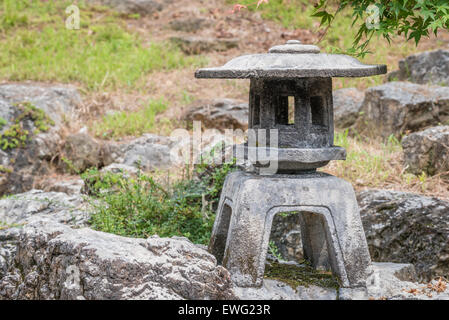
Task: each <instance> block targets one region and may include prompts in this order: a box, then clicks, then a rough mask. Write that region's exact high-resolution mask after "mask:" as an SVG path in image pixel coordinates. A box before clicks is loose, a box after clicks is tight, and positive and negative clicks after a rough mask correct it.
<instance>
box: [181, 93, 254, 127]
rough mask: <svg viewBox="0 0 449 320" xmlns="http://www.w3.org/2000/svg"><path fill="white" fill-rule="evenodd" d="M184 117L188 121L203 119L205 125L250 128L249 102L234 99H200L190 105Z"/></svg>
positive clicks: (202, 122)
mask: <svg viewBox="0 0 449 320" xmlns="http://www.w3.org/2000/svg"><path fill="white" fill-rule="evenodd" d="M184 118H185V119H186V120H187V121H188V122H192V121H201V124H202V126H203V127H206V128H215V129H220V130H225V129H242V130H246V129H248V103H245V102H242V101H238V100H234V99H214V100H207V101H198V102H197V103H195V105H193V106H191V107H189V109H188V110H187V111H186V113H185V115H184Z"/></svg>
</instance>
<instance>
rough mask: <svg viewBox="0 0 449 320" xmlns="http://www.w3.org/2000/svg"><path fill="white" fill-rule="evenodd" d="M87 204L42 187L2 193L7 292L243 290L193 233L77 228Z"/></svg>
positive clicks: (140, 295) (193, 294)
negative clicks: (135, 234)
mask: <svg viewBox="0 0 449 320" xmlns="http://www.w3.org/2000/svg"><path fill="white" fill-rule="evenodd" d="M80 204H81V205H82V204H83V202H82V201H81V199H80V198H79V197H70V196H68V195H64V194H61V193H43V192H40V191H32V192H29V193H27V194H23V195H17V196H14V197H13V198H7V199H2V200H0V220H4V221H5V223H7V225H6V228H5V227H3V228H1V229H0V299H233V298H235V295H234V292H233V290H232V283H231V281H230V277H229V273H228V272H227V271H226V270H225V269H224V268H223V267H221V266H217V264H216V260H215V258H214V257H213V256H212V255H210V254H209V253H207V251H205V250H203V249H201V248H198V247H197V246H196V245H194V244H193V243H191V242H190V241H188V240H187V239H186V238H180V237H173V238H169V239H168V238H159V237H157V236H153V237H150V238H148V239H133V238H125V237H120V236H116V235H112V234H107V233H103V232H98V231H94V230H91V229H89V228H74V227H73V226H82V225H83V222H82V221H85V217H86V216H88V214H87V213H86V212H87V211H85V210H86V209H84V210H82V209H80V207H79V205H80ZM68 217H71V218H70V219H68ZM63 223H65V224H63Z"/></svg>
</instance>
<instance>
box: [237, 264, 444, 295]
mask: <svg viewBox="0 0 449 320" xmlns="http://www.w3.org/2000/svg"><path fill="white" fill-rule="evenodd" d="M416 281H417V280H416V274H415V272H414V268H413V266H412V265H410V264H399V263H379V262H374V263H373V273H372V275H371V276H370V277H369V279H368V281H367V286H366V288H339V289H338V292H337V290H336V289H334V288H324V287H319V286H316V285H312V284H310V285H309V286H297V287H296V288H292V287H291V286H290V285H288V284H286V283H284V282H281V281H279V280H272V279H264V283H263V286H262V287H261V288H239V287H236V288H235V293H236V295H237V296H238V297H239V298H240V299H252V300H337V299H338V300H368V299H382V300H384V299H386V300H447V299H449V288H446V289H445V290H442V291H441V292H438V291H439V290H437V286H436V283H437V281H432V285H434V286H435V287H434V288H430V287H428V285H427V284H422V283H421V284H420V283H417V282H416ZM443 286H444V285H443Z"/></svg>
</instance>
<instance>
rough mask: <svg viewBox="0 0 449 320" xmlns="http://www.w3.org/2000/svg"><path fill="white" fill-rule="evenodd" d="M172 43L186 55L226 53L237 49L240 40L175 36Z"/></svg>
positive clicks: (171, 39)
mask: <svg viewBox="0 0 449 320" xmlns="http://www.w3.org/2000/svg"><path fill="white" fill-rule="evenodd" d="M170 41H172V42H173V43H175V44H176V45H178V46H179V47H180V48H181V50H182V51H183V52H184V53H186V54H200V53H205V52H212V51H226V50H229V49H232V48H237V47H238V44H239V40H238V39H222V38H208V37H200V36H174V37H171V38H170Z"/></svg>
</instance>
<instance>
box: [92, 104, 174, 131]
mask: <svg viewBox="0 0 449 320" xmlns="http://www.w3.org/2000/svg"><path fill="white" fill-rule="evenodd" d="M166 109H167V102H166V101H164V100H163V99H159V100H151V101H149V102H148V104H147V105H146V106H144V107H143V108H142V109H140V110H138V111H134V112H127V111H118V112H116V113H113V114H110V115H106V116H104V117H103V118H102V119H101V120H100V121H98V122H96V123H94V125H93V128H92V130H93V131H94V133H95V135H96V136H98V137H101V138H105V139H108V138H120V137H125V136H140V135H142V134H143V133H146V132H150V131H152V130H153V128H154V124H155V117H156V115H157V114H159V113H161V112H163V111H165V110H166Z"/></svg>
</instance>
